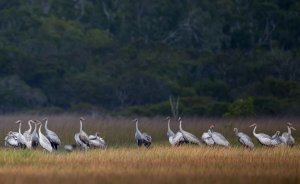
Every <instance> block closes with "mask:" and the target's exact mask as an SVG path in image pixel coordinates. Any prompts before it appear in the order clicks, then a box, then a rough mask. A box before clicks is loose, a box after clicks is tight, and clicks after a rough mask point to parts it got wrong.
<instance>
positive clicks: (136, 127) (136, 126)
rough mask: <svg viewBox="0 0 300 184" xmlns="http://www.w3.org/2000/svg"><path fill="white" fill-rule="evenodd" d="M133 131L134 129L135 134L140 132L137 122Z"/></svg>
mask: <svg viewBox="0 0 300 184" xmlns="http://www.w3.org/2000/svg"><path fill="white" fill-rule="evenodd" d="M135 129H136V131H137V132H140V130H139V121H136V122H135Z"/></svg>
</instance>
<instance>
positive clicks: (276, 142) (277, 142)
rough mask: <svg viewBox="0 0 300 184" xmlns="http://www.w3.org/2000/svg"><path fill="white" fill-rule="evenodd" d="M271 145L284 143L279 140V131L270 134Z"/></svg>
mask: <svg viewBox="0 0 300 184" xmlns="http://www.w3.org/2000/svg"><path fill="white" fill-rule="evenodd" d="M271 145H272V146H280V145H284V143H282V141H281V137H280V131H276V133H275V134H274V135H273V136H272V140H271Z"/></svg>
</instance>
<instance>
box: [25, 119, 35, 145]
mask: <svg viewBox="0 0 300 184" xmlns="http://www.w3.org/2000/svg"><path fill="white" fill-rule="evenodd" d="M32 122H33V121H32V120H29V121H28V125H29V129H28V130H26V131H25V132H24V133H23V136H24V138H25V145H26V147H27V148H28V149H31V146H32V136H31V130H32V126H31V123H32Z"/></svg>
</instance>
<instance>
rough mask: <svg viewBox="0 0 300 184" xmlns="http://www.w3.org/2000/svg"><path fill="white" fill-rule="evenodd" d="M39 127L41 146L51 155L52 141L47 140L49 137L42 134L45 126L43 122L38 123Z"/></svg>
mask: <svg viewBox="0 0 300 184" xmlns="http://www.w3.org/2000/svg"><path fill="white" fill-rule="evenodd" d="M37 125H39V126H40V127H39V144H40V145H41V147H42V148H44V149H45V150H47V151H49V152H50V153H51V152H52V146H51V143H50V141H49V140H48V139H47V137H46V136H45V135H43V134H42V132H41V128H42V126H43V124H42V123H41V122H38V121H37Z"/></svg>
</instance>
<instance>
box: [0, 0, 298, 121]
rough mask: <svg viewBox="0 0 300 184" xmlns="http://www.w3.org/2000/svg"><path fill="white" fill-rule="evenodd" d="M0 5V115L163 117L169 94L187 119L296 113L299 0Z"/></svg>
mask: <svg viewBox="0 0 300 184" xmlns="http://www.w3.org/2000/svg"><path fill="white" fill-rule="evenodd" d="M0 5H1V6H0V10H1V11H0V22H1V23H0V87H1V89H0V111H1V112H3V113H6V112H15V111H24V110H31V111H34V110H36V109H39V111H43V112H44V111H49V112H52V111H53V112H62V111H79V112H84V113H85V112H88V111H101V112H105V113H114V114H118V113H120V114H121V113H123V114H143V115H149V116H155V115H157V114H162V115H169V114H170V111H169V108H168V103H167V100H168V98H169V96H170V95H173V96H180V98H181V105H180V106H181V111H180V112H181V113H182V114H184V115H192V116H194V115H199V116H200V115H201V116H222V115H224V114H225V115H226V116H247V115H253V114H254V113H255V114H257V115H279V114H280V115H284V114H298V112H299V111H300V106H299V96H300V82H299V81H300V54H299V53H300V26H299V25H300V18H299V15H298V12H299V11H300V3H299V2H298V1H268V2H266V1H259V0H254V1H233V0H225V1H224V0H216V1H208V0H203V1H176V2H175V1H172V0H153V1H128V0H124V1H117V0H111V1H108V0H103V1H89V0H82V1H58V0H51V1H43V2H42V3H41V2H40V1H16V0H11V1H8V0H5V1H3V2H1V3H0ZM249 96H251V97H253V101H251V100H249V99H248V98H247V97H249ZM229 104H230V105H229ZM251 104H252V105H251Z"/></svg>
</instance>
